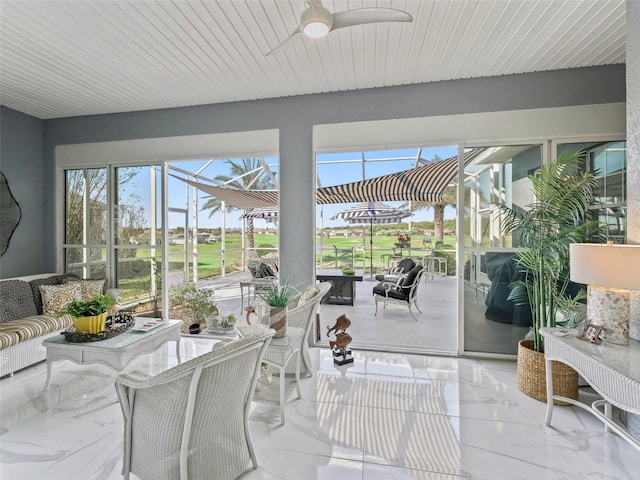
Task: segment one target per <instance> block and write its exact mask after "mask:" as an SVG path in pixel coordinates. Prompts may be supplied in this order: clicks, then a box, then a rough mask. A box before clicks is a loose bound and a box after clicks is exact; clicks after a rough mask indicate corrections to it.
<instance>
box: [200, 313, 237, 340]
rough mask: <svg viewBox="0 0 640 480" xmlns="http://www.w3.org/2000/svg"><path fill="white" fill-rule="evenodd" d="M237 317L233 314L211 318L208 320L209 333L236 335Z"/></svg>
mask: <svg viewBox="0 0 640 480" xmlns="http://www.w3.org/2000/svg"><path fill="white" fill-rule="evenodd" d="M235 329H236V316H235V315H234V314H233V313H230V314H229V315H220V314H218V315H217V316H215V317H209V319H208V320H207V332H211V333H219V334H223V335H225V334H229V333H235Z"/></svg>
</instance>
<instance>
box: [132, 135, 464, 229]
mask: <svg viewBox="0 0 640 480" xmlns="http://www.w3.org/2000/svg"><path fill="white" fill-rule="evenodd" d="M417 151H418V149H417V148H411V149H401V150H398V149H396V150H386V151H369V152H351V153H344V152H342V153H324V154H317V157H316V164H317V175H318V178H319V181H320V185H321V186H323V187H328V186H334V185H340V184H343V183H350V182H355V181H358V180H362V179H363V172H362V162H361V161H360V160H361V158H362V156H363V155H364V157H365V159H366V160H369V161H367V162H365V171H364V178H366V179H368V178H374V177H379V176H381V175H386V174H389V173H394V172H399V171H401V170H407V169H410V168H413V167H414V164H415V158H416V154H417ZM457 152H458V147H457V146H450V147H435V148H424V149H423V150H422V154H421V158H423V159H426V160H431V159H433V158H435V157H436V156H437V157H439V158H441V159H444V158H450V157H452V156H455V155H457ZM232 160H239V159H232ZM265 161H266V162H267V164H268V165H269V166H270V168H271V170H272V171H273V172H274V173H275V174H276V177H277V173H278V159H277V157H269V158H265ZM207 162H208V161H207V160H189V161H174V162H170V165H171V166H175V167H177V168H180V169H181V170H185V171H189V172H197V171H199V170H201V169H202V171H201V172H200V175H202V176H204V177H207V178H210V179H213V178H214V177H216V176H218V175H229V167H228V165H227V163H226V162H225V161H224V159H222V160H215V161H213V162H210V164H209V165H207ZM337 162H339V163H337ZM205 166H206V168H204V169H203V167H205ZM170 173H173V174H175V175H181V174H180V173H179V172H176V171H174V170H170ZM141 177H142V178H141V181H137V182H134V183H132V184H131V185H132V187H131V189H132V191H135V193H136V194H137V195H138V196H139V197H141V199H142V200H141V204H142V205H143V206H144V207H145V208H146V209H148V205H149V201H148V198H149V195H148V191H149V184H150V181H149V180H148V173H142V174H141ZM133 185H135V187H133ZM185 186H186V184H185V183H184V182H182V181H180V180H178V179H176V178H173V177H171V176H170V177H169V208H174V209H185V208H187V209H188V210H189V213H188V215H189V221H191V217H192V213H191V212H192V209H193V199H192V195H193V187H190V186H189V187H188V188H185ZM134 188H135V190H133V189H134ZM187 199H188V200H187ZM207 199H208V196H207V194H206V193H204V192H199V201H198V205H199V208H202V206H203V205H204V203H205V202H206V201H207ZM403 203H405V202H388V204H389V205H392V206H396V207H398V206H400V205H402V204H403ZM353 205H354V204H353V203H349V204H335V205H318V206H317V208H316V225H317V227H318V228H319V227H321V226H324V227H341V226H345V225H346V224H345V222H344V221H342V220H339V219H338V220H331V217H332V216H334V215H335V214H336V213H338V212H339V211H341V210H344V209H346V208H349V207H351V206H353ZM321 212H322V216H321ZM241 214H242V211H238V210H235V211H232V212H227V215H226V225H227V228H239V227H241V225H242V220H241V219H240V215H241ZM145 216H146V215H145ZM445 218H455V209H453V208H450V207H447V208H446V210H445ZM425 220H429V221H432V220H433V210H432V209H428V210H421V211H419V212H416V214H415V216H414V217H410V218H409V219H407V220H404V221H405V222H408V221H425ZM198 223H199V228H218V227H220V226H221V215H220V213H217V214H214V215H213V216H211V217H210V216H209V212H208V211H200V212H199V214H198ZM183 224H184V214H183V213H178V212H171V211H170V213H169V228H175V227H176V226H182V225H183ZM254 226H255V227H256V228H264V227H273V223H267V222H266V221H264V220H260V219H257V220H255V221H254Z"/></svg>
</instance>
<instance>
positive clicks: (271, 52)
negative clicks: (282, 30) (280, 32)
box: [265, 28, 300, 57]
mask: <svg viewBox="0 0 640 480" xmlns="http://www.w3.org/2000/svg"><path fill="white" fill-rule="evenodd" d="M299 34H300V28H298V29H297V30H296V31H295V32H293V33H292V34H291V35H289V38H287V39H286V40H285V41H284V42H282V43H281V44H280V45H278V46H277V47H276V48H274V49H273V50H271V51H270V52H269V53H267V54H266V55H265V57H268V56H269V55H273V54H274V53H278V52H280V51H282V50H284V49H285V48H287V47H288V46H289V44H290V43H291V40H292V39H294V38H296V36H298V35H299Z"/></svg>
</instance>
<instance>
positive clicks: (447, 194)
mask: <svg viewBox="0 0 640 480" xmlns="http://www.w3.org/2000/svg"><path fill="white" fill-rule="evenodd" d="M432 161H433V162H439V161H442V159H441V158H440V157H439V156H438V155H436V156H434V157H433V160H432ZM457 192H458V191H457V188H456V187H447V188H445V189H444V192H442V202H420V201H414V202H412V208H411V209H412V210H427V209H429V208H433V229H434V230H435V237H436V244H437V243H438V242H441V243H442V242H443V241H444V208H445V207H446V206H452V207H455V206H456V205H457V203H458V202H457V195H458V193H457Z"/></svg>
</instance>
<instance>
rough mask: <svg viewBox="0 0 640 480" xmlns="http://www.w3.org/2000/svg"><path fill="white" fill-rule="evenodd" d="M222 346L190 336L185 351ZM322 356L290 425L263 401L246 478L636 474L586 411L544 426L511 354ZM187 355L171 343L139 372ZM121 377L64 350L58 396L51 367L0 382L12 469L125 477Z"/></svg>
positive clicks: (444, 479) (98, 479)
mask: <svg viewBox="0 0 640 480" xmlns="http://www.w3.org/2000/svg"><path fill="white" fill-rule="evenodd" d="M210 347H211V341H210V340H206V339H202V338H199V339H195V338H183V340H182V342H181V347H180V348H181V355H182V357H183V359H187V358H191V357H193V356H195V355H199V354H202V353H204V352H206V351H208V349H210ZM311 353H312V359H313V364H314V375H313V376H312V377H310V378H304V379H302V380H301V384H302V399H300V400H294V399H291V400H289V402H288V404H287V421H286V424H285V425H284V426H280V422H279V418H278V415H277V409H276V408H273V407H271V406H268V405H262V404H254V405H253V407H252V412H251V417H250V428H251V433H252V437H253V441H254V446H255V447H256V452H257V455H258V459H259V463H260V467H259V468H258V469H257V470H249V471H248V472H247V473H246V474H244V475H243V476H242V477H241V478H242V479H243V480H266V479H278V480H306V479H323V480H351V479H354V480H355V479H358V480H383V479H384V480H395V479H397V480H408V479H426V480H462V479H478V480H511V479H513V480H523V479H535V480H540V479H545V480H560V479H567V480H596V479H611V480H614V479H615V480H632V479H637V478H638V472H640V454H639V453H638V451H637V450H635V449H633V448H632V447H631V446H630V445H628V444H627V443H626V442H624V441H622V440H621V439H620V438H619V437H617V436H615V435H613V434H611V433H606V432H605V431H604V428H603V426H602V424H601V423H600V422H599V421H597V420H596V419H595V418H593V417H592V416H591V415H589V414H588V413H586V412H584V411H582V410H580V409H576V408H573V407H561V408H560V407H558V408H556V410H555V413H554V423H553V427H545V426H544V425H543V424H542V419H543V416H544V409H545V405H544V404H542V403H540V402H537V401H535V400H533V399H530V398H528V397H526V396H525V395H523V394H522V393H520V392H519V391H518V389H517V387H516V379H515V363H513V362H508V361H499V360H484V359H468V358H454V357H437V356H422V355H411V354H397V353H382V352H360V351H354V358H355V362H354V363H353V364H352V365H350V366H343V367H336V366H334V364H333V361H332V356H331V352H330V351H328V350H327V349H322V348H313V349H312V350H311ZM176 362H177V359H176V357H175V348H174V345H173V344H172V343H170V344H169V345H165V346H163V347H162V348H161V349H160V350H158V351H157V352H155V353H153V354H150V355H143V356H141V357H139V358H137V359H136V360H135V361H134V362H133V363H132V364H131V365H129V366H128V367H127V370H131V369H138V370H143V371H145V372H147V373H150V374H153V373H158V372H159V371H162V370H163V369H165V368H168V367H171V366H173V365H175V364H176ZM115 375H116V374H115V372H113V371H112V370H110V369H108V368H107V367H104V366H102V365H86V366H79V365H75V364H73V363H71V362H68V361H66V360H64V361H60V362H56V363H54V365H53V378H52V387H51V389H50V391H48V392H43V391H42V388H43V385H44V380H45V376H46V366H45V364H43V363H41V364H38V365H35V366H33V367H30V368H28V369H25V370H23V371H21V372H18V373H17V374H16V375H15V376H13V377H7V378H4V379H2V380H0V411H1V414H0V428H1V430H0V478H2V480H31V479H34V480H35V479H39V480H40V479H47V480H115V479H119V478H121V477H120V468H121V452H122V437H123V433H122V428H123V427H122V423H123V422H122V414H121V412H120V407H119V405H118V402H117V399H116V394H115V390H114V387H113V381H114V378H115ZM211 480H215V479H211Z"/></svg>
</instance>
